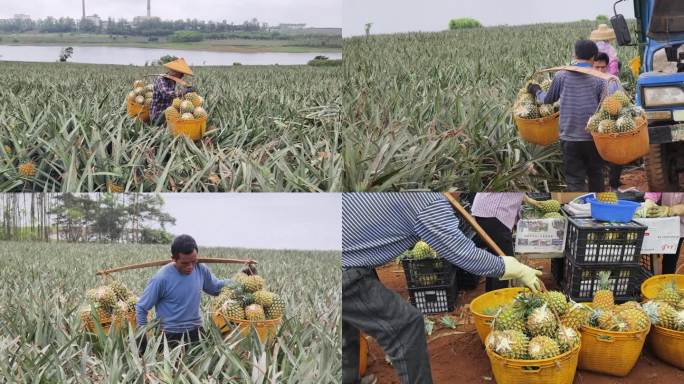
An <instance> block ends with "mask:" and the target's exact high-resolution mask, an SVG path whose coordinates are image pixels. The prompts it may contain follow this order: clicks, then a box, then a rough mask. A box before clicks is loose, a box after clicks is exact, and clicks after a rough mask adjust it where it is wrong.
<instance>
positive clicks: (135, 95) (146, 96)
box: [126, 80, 154, 108]
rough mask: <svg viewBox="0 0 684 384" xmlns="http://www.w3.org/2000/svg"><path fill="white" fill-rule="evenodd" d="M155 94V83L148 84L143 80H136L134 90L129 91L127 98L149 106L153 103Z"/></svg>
mask: <svg viewBox="0 0 684 384" xmlns="http://www.w3.org/2000/svg"><path fill="white" fill-rule="evenodd" d="M153 95H154V85H152V84H147V85H146V84H145V82H144V81H142V80H135V81H134V82H133V90H132V91H130V92H129V93H128V96H126V99H127V100H128V101H132V102H134V103H136V104H139V105H143V106H145V107H148V108H149V106H150V104H152V97H153Z"/></svg>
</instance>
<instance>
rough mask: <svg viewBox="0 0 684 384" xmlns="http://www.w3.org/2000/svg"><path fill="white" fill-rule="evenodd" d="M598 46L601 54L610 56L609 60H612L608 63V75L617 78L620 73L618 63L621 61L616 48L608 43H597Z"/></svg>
mask: <svg viewBox="0 0 684 384" xmlns="http://www.w3.org/2000/svg"><path fill="white" fill-rule="evenodd" d="M596 46H597V47H598V50H599V52H604V53H605V54H606V55H608V58H610V62H609V63H608V73H610V74H611V75H614V76H617V75H618V73H619V72H620V70H619V69H618V62H619V61H620V60H619V59H618V55H617V51H616V50H615V48H614V47H613V46H612V45H611V44H610V43H608V42H606V41H597V42H596Z"/></svg>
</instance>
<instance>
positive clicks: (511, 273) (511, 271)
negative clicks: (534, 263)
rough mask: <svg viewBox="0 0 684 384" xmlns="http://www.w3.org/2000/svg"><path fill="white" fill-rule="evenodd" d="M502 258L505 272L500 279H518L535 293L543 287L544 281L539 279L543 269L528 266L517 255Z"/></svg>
mask: <svg viewBox="0 0 684 384" xmlns="http://www.w3.org/2000/svg"><path fill="white" fill-rule="evenodd" d="M501 258H502V259H503V262H504V274H503V275H502V276H501V277H500V278H499V279H500V280H511V279H518V280H519V281H520V282H521V283H522V284H523V285H524V286H526V287H527V288H529V289H530V290H531V291H532V292H534V293H537V292H539V291H540V290H541V289H542V282H541V280H539V276H541V275H542V271H538V270H536V269H534V268H531V267H528V266H527V265H525V264H523V263H521V262H519V261H518V260H517V259H516V258H515V257H511V256H501Z"/></svg>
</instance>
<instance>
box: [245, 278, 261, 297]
mask: <svg viewBox="0 0 684 384" xmlns="http://www.w3.org/2000/svg"><path fill="white" fill-rule="evenodd" d="M243 284H244V285H245V290H246V291H247V292H250V293H254V292H256V291H258V290H260V289H262V288H263V287H264V279H263V278H262V277H261V276H258V275H251V276H247V277H246V278H245V279H244V283H243Z"/></svg>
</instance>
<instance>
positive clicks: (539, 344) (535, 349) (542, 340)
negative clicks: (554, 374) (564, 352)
mask: <svg viewBox="0 0 684 384" xmlns="http://www.w3.org/2000/svg"><path fill="white" fill-rule="evenodd" d="M528 353H529V355H530V358H532V359H533V360H542V359H550V358H552V357H555V356H558V355H560V347H559V346H558V343H557V342H556V341H555V340H553V339H552V338H550V337H548V336H535V337H533V338H532V340H530V343H529V346H528Z"/></svg>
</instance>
